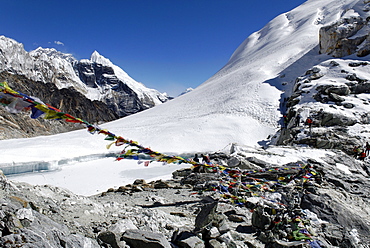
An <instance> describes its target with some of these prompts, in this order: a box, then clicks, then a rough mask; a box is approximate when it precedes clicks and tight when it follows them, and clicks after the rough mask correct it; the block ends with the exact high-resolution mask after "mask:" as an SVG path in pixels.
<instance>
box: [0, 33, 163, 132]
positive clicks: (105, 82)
mask: <svg viewBox="0 0 370 248" xmlns="http://www.w3.org/2000/svg"><path fill="white" fill-rule="evenodd" d="M0 80H2V81H7V82H8V83H9V84H10V86H11V87H13V88H14V89H15V90H20V91H21V92H23V93H25V94H28V95H31V96H36V97H38V98H40V99H41V100H42V101H44V102H46V103H49V104H51V105H53V106H55V107H57V108H59V109H61V110H62V111H64V112H67V113H70V114H72V115H75V116H77V117H80V118H83V119H85V120H87V121H89V122H91V123H103V122H107V121H112V120H115V119H117V118H119V117H124V116H128V115H131V114H134V113H137V112H140V111H142V110H145V109H148V108H151V107H153V106H155V105H158V104H161V103H163V102H165V101H167V100H169V99H170V98H169V97H167V96H166V95H164V94H161V93H159V92H158V91H157V90H154V89H149V88H147V87H145V86H144V85H143V84H142V83H139V82H136V81H135V80H134V79H132V78H131V77H130V76H129V75H128V74H127V73H126V72H124V71H123V70H122V69H121V68H119V67H118V66H116V65H114V64H113V63H112V62H110V61H109V59H107V58H104V57H103V56H102V55H100V54H99V53H98V52H96V51H95V52H94V53H93V54H92V55H91V59H89V60H88V59H83V60H80V61H79V60H76V59H75V58H74V57H73V56H72V55H71V54H65V53H62V52H59V51H57V50H55V49H53V48H37V49H36V50H34V51H31V52H27V51H25V50H24V47H23V45H22V44H21V43H18V42H16V41H15V40H13V39H10V38H7V37H5V36H0ZM0 117H1V118H2V119H3V121H0V139H9V138H21V137H32V136H37V135H45V134H55V133H59V132H65V131H70V130H74V129H76V128H78V127H76V126H75V125H71V124H68V123H63V122H59V123H58V124H50V123H49V121H48V120H42V119H38V120H32V122H36V123H37V126H39V127H40V128H33V127H31V126H32V125H30V124H31V123H29V121H30V120H29V119H28V117H27V115H25V114H18V115H13V114H10V113H7V112H6V111H4V110H0ZM34 125H35V123H34V124H33V126H34Z"/></svg>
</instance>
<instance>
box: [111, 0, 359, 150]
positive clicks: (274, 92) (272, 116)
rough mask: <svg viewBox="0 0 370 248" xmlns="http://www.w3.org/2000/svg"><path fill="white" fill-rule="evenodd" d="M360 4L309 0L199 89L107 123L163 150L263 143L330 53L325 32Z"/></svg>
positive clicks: (252, 41)
mask: <svg viewBox="0 0 370 248" xmlns="http://www.w3.org/2000/svg"><path fill="white" fill-rule="evenodd" d="M357 2H361V3H362V1H354V0H346V1H341V4H338V1H335V0H332V1H325V3H324V2H323V1H318V0H311V1H307V2H306V3H305V4H303V5H301V6H299V7H297V8H296V9H294V10H292V11H290V12H288V13H285V14H282V15H280V16H278V17H276V18H275V19H274V20H272V21H271V22H270V23H268V24H267V25H266V26H265V27H264V28H263V29H261V30H260V31H258V32H256V33H254V34H252V35H251V36H250V37H248V38H247V39H246V40H245V41H244V42H243V43H242V44H241V45H240V46H239V48H238V49H237V50H236V51H235V52H234V54H233V55H232V57H231V58H230V60H229V62H228V63H227V64H226V65H225V66H224V68H222V69H221V70H220V71H219V72H218V73H216V74H215V75H214V76H213V77H212V78H210V79H209V80H207V81H206V82H205V83H203V84H202V85H201V86H199V87H198V88H196V89H195V90H193V91H192V92H189V93H188V94H185V95H183V96H181V97H178V98H177V99H174V100H173V101H171V102H168V103H166V104H163V105H160V106H158V107H155V108H153V109H150V110H147V111H144V112H142V113H139V114H136V115H134V116H130V117H128V118H125V119H122V120H119V121H115V122H112V123H110V124H107V125H105V127H107V128H109V129H111V130H114V132H117V133H120V134H122V135H125V136H126V137H129V138H131V139H134V140H138V141H140V142H141V143H142V144H146V145H148V146H151V147H152V148H153V149H158V150H161V151H171V152H185V151H204V150H213V151H217V150H218V149H222V148H223V147H224V146H226V145H227V144H229V143H231V142H236V143H239V144H243V145H257V144H258V142H261V141H262V142H263V141H264V140H265V139H266V138H267V136H268V135H270V134H273V133H274V132H275V131H276V129H277V128H279V121H280V116H281V110H280V100H281V99H282V98H283V97H284V95H283V94H284V92H285V93H286V94H289V93H290V92H291V88H292V86H293V82H292V81H293V80H294V79H295V78H296V77H298V76H299V75H301V74H302V73H303V72H305V71H306V70H307V69H309V68H310V67H311V66H313V65H314V64H316V63H318V62H320V61H321V60H325V59H327V58H328V56H326V55H319V52H318V41H319V36H318V34H319V29H320V28H321V27H322V26H323V25H327V24H330V23H331V22H333V21H335V20H337V19H338V18H339V17H340V16H341V15H343V14H344V13H345V10H347V9H350V8H352V7H353V6H354V5H355V4H356V3H357Z"/></svg>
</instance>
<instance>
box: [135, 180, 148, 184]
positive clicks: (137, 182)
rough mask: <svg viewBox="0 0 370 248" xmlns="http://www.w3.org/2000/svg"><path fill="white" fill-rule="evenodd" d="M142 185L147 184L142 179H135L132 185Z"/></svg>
mask: <svg viewBox="0 0 370 248" xmlns="http://www.w3.org/2000/svg"><path fill="white" fill-rule="evenodd" d="M143 184H147V183H146V181H145V180H144V179H136V180H135V181H134V183H133V185H143Z"/></svg>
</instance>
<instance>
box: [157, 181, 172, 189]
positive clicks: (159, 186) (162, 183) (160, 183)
mask: <svg viewBox="0 0 370 248" xmlns="http://www.w3.org/2000/svg"><path fill="white" fill-rule="evenodd" d="M153 187H154V188H155V189H168V188H171V186H170V185H169V184H168V183H167V182H165V181H163V180H158V181H155V182H154V184H153Z"/></svg>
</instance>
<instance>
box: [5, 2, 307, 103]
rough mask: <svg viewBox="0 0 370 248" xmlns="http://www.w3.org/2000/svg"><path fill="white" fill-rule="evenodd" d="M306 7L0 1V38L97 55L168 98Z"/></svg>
mask: <svg viewBox="0 0 370 248" xmlns="http://www.w3.org/2000/svg"><path fill="white" fill-rule="evenodd" d="M304 2H305V0H268V1H266V0H265V1H259V0H256V1H251V0H105V1H97V0H89V1H86V0H74V1H72V0H64V1H57V0H44V1H41V0H32V1H30V0H13V1H8V0H0V3H1V29H0V34H1V35H4V36H6V37H9V38H12V39H15V40H16V41H18V42H21V43H23V44H24V47H25V49H26V50H27V51H31V50H33V49H36V48H37V47H39V46H41V47H54V48H56V49H57V50H59V51H62V52H65V53H71V54H73V55H74V57H75V58H76V59H86V58H87V59H88V58H90V55H91V53H92V52H93V51H94V50H97V51H98V52H99V53H100V54H101V55H103V56H105V57H106V58H108V59H110V60H111V61H112V62H113V63H114V64H116V65H118V66H120V67H121V68H122V69H123V70H124V71H126V72H127V73H128V74H129V75H130V76H131V77H132V78H134V79H135V80H136V81H139V82H142V83H144V84H145V85H146V86H148V87H150V88H155V89H157V90H159V91H161V92H168V93H169V94H170V95H173V96H175V95H177V94H179V93H180V92H182V91H183V90H185V89H186V88H188V87H192V88H195V87H197V86H198V85H200V84H201V83H203V82H204V81H206V80H207V79H208V78H210V77H211V76H212V75H214V74H215V73H216V72H217V71H218V70H219V69H221V68H222V67H223V66H224V65H225V64H226V63H227V61H228V59H229V58H230V56H231V55H232V53H233V52H234V51H235V50H236V48H237V47H238V46H239V45H240V44H241V43H242V42H243V41H244V40H245V39H246V38H247V37H248V36H249V35H250V34H252V33H253V32H255V31H258V30H259V29H261V28H262V27H263V26H264V25H265V24H267V23H268V22H269V21H270V20H272V19H273V18H274V17H276V16H277V15H279V14H281V13H284V12H287V11H289V10H291V9H293V8H295V7H297V6H298V5H300V4H302V3H304Z"/></svg>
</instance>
